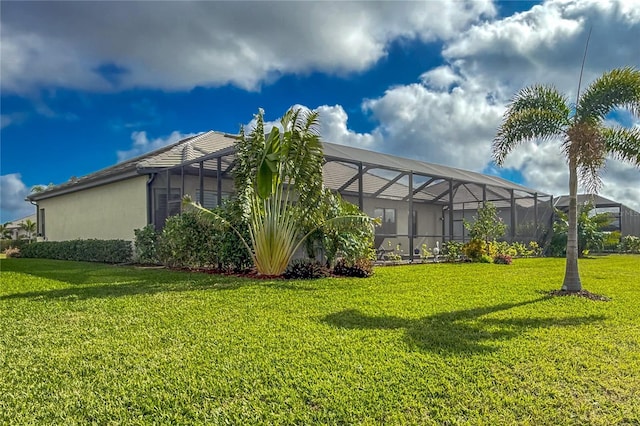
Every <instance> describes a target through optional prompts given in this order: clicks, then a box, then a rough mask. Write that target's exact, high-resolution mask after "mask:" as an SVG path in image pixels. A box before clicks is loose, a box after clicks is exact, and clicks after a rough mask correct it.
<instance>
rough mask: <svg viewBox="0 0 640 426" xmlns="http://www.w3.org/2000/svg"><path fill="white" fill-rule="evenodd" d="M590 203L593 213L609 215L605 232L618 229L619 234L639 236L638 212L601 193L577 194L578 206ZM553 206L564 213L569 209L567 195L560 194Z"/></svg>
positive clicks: (639, 219) (639, 222)
mask: <svg viewBox="0 0 640 426" xmlns="http://www.w3.org/2000/svg"><path fill="white" fill-rule="evenodd" d="M589 203H591V205H593V207H594V209H593V211H592V213H593V214H599V213H607V214H609V215H610V217H611V223H610V224H609V226H607V227H606V228H604V229H603V230H604V231H606V232H613V231H620V235H621V236H623V237H624V236H625V235H635V236H640V213H639V212H637V211H635V210H633V209H631V208H629V207H627V206H625V205H624V204H621V203H618V202H616V201H612V200H610V199H608V198H605V197H603V196H601V195H596V194H579V195H578V207H580V206H583V205H586V204H589ZM554 205H555V207H556V208H557V209H558V210H562V211H564V212H565V213H566V212H568V211H569V196H568V195H562V196H560V197H558V198H557V199H556V201H555V204H554Z"/></svg>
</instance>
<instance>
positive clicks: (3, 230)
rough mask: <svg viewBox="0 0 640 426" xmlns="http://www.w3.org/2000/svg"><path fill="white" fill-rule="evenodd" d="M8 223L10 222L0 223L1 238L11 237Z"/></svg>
mask: <svg viewBox="0 0 640 426" xmlns="http://www.w3.org/2000/svg"><path fill="white" fill-rule="evenodd" d="M9 223H10V222H5V223H4V224H2V225H0V238H2V239H3V240H4V239H10V238H11V229H9Z"/></svg>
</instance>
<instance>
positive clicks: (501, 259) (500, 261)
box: [493, 254, 513, 265]
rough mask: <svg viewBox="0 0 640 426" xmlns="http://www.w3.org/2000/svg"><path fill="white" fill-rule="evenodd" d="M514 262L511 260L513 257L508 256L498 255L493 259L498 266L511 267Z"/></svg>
mask: <svg viewBox="0 0 640 426" xmlns="http://www.w3.org/2000/svg"><path fill="white" fill-rule="evenodd" d="M512 262H513V260H512V259H511V256H509V255H508V254H497V255H496V256H495V257H494V258H493V263H495V264H497V265H511V263H512Z"/></svg>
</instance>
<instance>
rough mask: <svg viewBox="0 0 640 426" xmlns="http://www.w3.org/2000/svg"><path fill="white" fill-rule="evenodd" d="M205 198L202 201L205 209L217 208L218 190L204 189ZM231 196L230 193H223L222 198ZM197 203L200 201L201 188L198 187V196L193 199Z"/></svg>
mask: <svg viewBox="0 0 640 426" xmlns="http://www.w3.org/2000/svg"><path fill="white" fill-rule="evenodd" d="M203 195H204V198H203V200H202V201H203V202H202V207H204V208H205V209H215V208H216V207H218V193H217V192H216V191H210V190H207V189H205V190H204V193H203ZM228 198H229V194H224V193H223V194H222V199H223V200H227V199H228ZM193 201H195V202H196V203H199V202H200V188H197V189H196V198H195V199H194V200H193Z"/></svg>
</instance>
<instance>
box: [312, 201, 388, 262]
mask: <svg viewBox="0 0 640 426" xmlns="http://www.w3.org/2000/svg"><path fill="white" fill-rule="evenodd" d="M316 213H317V214H319V216H320V217H322V218H323V220H329V219H335V218H339V217H344V216H355V217H362V218H363V220H362V221H357V220H335V221H327V222H326V223H325V224H324V225H323V226H321V227H320V228H318V229H316V230H315V231H313V232H312V233H311V235H310V236H309V237H308V238H307V240H306V243H305V247H306V249H307V254H308V256H309V257H311V258H313V257H315V256H316V253H317V251H318V250H319V251H321V252H322V253H324V256H325V257H326V259H327V263H328V264H329V265H333V264H334V262H335V261H336V260H337V259H338V258H343V259H346V260H347V262H351V263H353V262H356V260H358V259H365V258H368V259H371V260H374V259H375V257H376V252H375V249H374V247H373V241H374V230H373V227H372V224H371V222H370V220H369V217H368V216H367V215H366V214H365V213H363V212H361V211H360V209H359V208H358V206H356V205H354V204H351V203H349V202H348V201H345V200H343V199H342V197H341V196H340V194H337V193H333V192H331V191H330V190H328V189H326V190H325V192H324V196H323V198H322V201H321V203H320V205H319V206H318V209H317V211H316ZM305 231H306V230H305Z"/></svg>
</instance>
